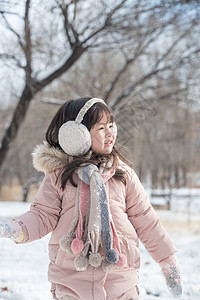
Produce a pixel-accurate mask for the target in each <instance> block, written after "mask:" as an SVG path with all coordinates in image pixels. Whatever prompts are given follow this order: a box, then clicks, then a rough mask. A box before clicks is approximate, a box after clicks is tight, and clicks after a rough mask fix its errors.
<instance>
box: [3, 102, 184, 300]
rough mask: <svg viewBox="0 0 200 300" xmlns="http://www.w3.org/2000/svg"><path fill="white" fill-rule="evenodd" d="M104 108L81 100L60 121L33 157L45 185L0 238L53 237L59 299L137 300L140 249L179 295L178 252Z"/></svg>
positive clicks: (6, 223) (52, 277) (60, 114)
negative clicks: (120, 149) (118, 146)
mask: <svg viewBox="0 0 200 300" xmlns="http://www.w3.org/2000/svg"><path fill="white" fill-rule="evenodd" d="M116 134H117V132H116V125H115V123H114V120H113V114H112V112H111V110H110V109H109V107H108V106H107V105H106V104H105V102H104V101H103V100H101V99H97V98H92V99H91V98H82V99H77V100H71V101H68V102H66V103H65V104H64V105H63V106H62V107H61V108H60V109H59V110H58V112H57V113H56V115H55V117H54V118H53V120H52V122H51V124H50V126H49V128H48V130H47V133H46V141H45V142H44V143H43V144H42V145H40V146H38V147H37V148H36V149H35V151H34V153H33V164H34V167H35V168H36V169H37V170H40V171H44V172H45V177H44V180H43V182H42V183H41V186H40V188H39V191H38V193H37V195H36V197H35V199H34V202H33V203H32V205H31V208H30V211H29V212H27V213H25V214H24V215H22V216H21V217H19V218H18V219H17V220H9V219H3V218H1V219H0V236H2V237H9V238H11V239H13V240H14V241H15V242H16V243H27V242H31V241H33V240H36V239H40V238H42V237H43V236H45V235H46V234H48V233H49V232H52V235H51V239H50V242H49V257H50V264H49V272H48V277H49V281H50V282H51V284H52V289H51V292H52V295H53V298H54V299H59V300H69V299H71V300H72V299H73V300H75V299H83V300H104V299H107V300H111V299H112V300H118V299H121V300H130V299H132V300H136V299H139V289H138V287H137V284H138V269H139V265H140V257H139V241H138V239H140V240H141V241H142V243H143V244H144V245H145V247H146V249H147V250H148V252H149V253H150V255H151V256H152V258H153V259H154V260H155V261H156V262H158V263H159V264H160V266H161V269H162V271H163V274H164V276H165V278H166V282H167V285H168V287H169V289H170V291H171V292H172V294H173V295H174V296H175V297H176V296H179V295H181V293H182V289H181V282H180V274H179V271H178V268H177V263H176V259H175V255H174V253H175V252H176V249H175V247H174V245H173V243H172V241H171V239H170V237H169V236H168V234H167V232H166V231H165V229H164V228H163V227H162V225H161V224H160V221H159V218H158V216H157V215H156V213H155V212H154V210H153V208H152V206H151V205H150V203H149V200H148V197H147V194H146V192H145V191H144V189H143V187H142V185H141V183H140V181H139V179H138V177H137V175H136V174H135V172H134V171H133V169H132V168H131V166H130V165H129V163H128V162H127V161H126V159H125V158H123V156H122V155H121V154H120V153H119V152H118V151H117V149H116V148H115V139H116Z"/></svg>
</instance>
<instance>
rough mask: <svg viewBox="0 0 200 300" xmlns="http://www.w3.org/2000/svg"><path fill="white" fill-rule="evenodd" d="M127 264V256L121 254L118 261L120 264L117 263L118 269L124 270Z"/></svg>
mask: <svg viewBox="0 0 200 300" xmlns="http://www.w3.org/2000/svg"><path fill="white" fill-rule="evenodd" d="M126 264H127V259H126V255H124V254H120V255H119V260H118V262H117V267H119V268H123V267H125V266H126Z"/></svg>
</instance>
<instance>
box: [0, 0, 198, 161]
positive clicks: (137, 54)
mask: <svg viewBox="0 0 200 300" xmlns="http://www.w3.org/2000/svg"><path fill="white" fill-rule="evenodd" d="M16 5H17V9H16V12H15V13H16V17H17V18H18V19H19V20H20V22H21V23H20V24H21V25H22V24H23V30H21V27H20V28H18V27H15V26H14V25H13V24H12V22H11V21H10V18H9V17H8V15H9V14H10V13H11V12H13V7H14V6H13V7H12V10H11V9H10V7H9V6H7V9H4V10H2V11H1V12H0V13H1V21H2V23H3V24H4V26H5V27H6V30H7V32H9V34H11V35H12V37H13V38H14V39H15V46H16V48H15V49H13V48H12V50H11V51H7V52H6V51H5V52H3V51H2V52H1V53H0V59H2V60H3V61H5V60H6V61H8V60H9V61H10V62H11V63H15V66H16V67H17V68H18V69H20V70H22V71H23V74H24V75H23V77H22V78H23V82H24V84H23V87H22V88H21V94H19V97H18V98H19V100H18V103H17V106H16V108H15V111H14V114H13V117H12V120H11V122H10V124H9V126H8V127H7V128H6V130H5V132H4V135H3V138H2V142H1V148H0V166H1V165H2V163H3V161H4V159H5V157H6V154H7V152H8V150H9V147H10V144H11V143H12V141H13V140H14V138H15V137H16V135H17V132H18V129H19V127H20V125H21V123H22V122H23V120H24V118H25V115H26V112H27V110H28V107H29V105H30V102H31V100H32V99H33V97H34V96H35V95H36V94H37V93H38V92H40V91H42V90H43V89H44V88H45V87H47V86H49V85H50V84H51V83H52V82H54V81H55V80H56V79H57V78H59V77H60V76H61V75H63V74H64V73H66V72H68V71H69V70H70V71H71V68H72V66H74V65H75V63H77V62H79V61H80V59H81V62H83V57H84V56H83V54H84V53H85V54H86V53H88V54H90V53H93V52H95V53H100V52H104V53H115V54H116V53H119V52H120V55H121V56H120V57H121V58H120V59H121V62H120V64H119V65H120V67H119V68H118V69H116V72H115V73H114V74H113V75H112V76H111V77H110V78H109V79H108V80H107V86H105V89H104V91H105V92H104V93H103V94H102V95H101V96H102V97H103V98H105V99H106V100H107V103H108V104H109V105H110V106H111V107H112V108H113V109H115V110H116V113H117V112H119V111H120V112H122V111H123V109H126V104H127V102H128V103H129V107H133V105H134V104H135V102H137V103H138V100H137V99H138V95H139V94H140V93H141V92H143V93H144V94H145V93H148V91H149V89H150V87H153V80H154V78H155V77H156V76H158V74H159V75H160V74H166V72H168V71H170V70H174V68H180V67H181V66H182V65H183V64H184V63H185V61H189V60H190V59H191V56H198V55H199V47H198V46H199V45H198V43H197V45H195V47H194V46H190V47H189V49H188V48H187V51H186V44H187V41H188V38H189V37H190V38H191V34H193V35H194V32H195V30H196V28H199V25H198V22H197V20H198V17H199V9H198V5H197V4H196V2H195V1H192V2H191V3H189V4H188V3H187V1H186V3H185V2H183V1H162V2H161V3H159V4H158V3H154V4H152V3H151V1H150V2H147V1H138V0H135V1H128V0H118V1H114V0H113V1H109V3H108V2H107V1H104V0H102V1H99V2H95V3H94V2H93V1H92V0H88V1H81V0H77V1H73V0H71V1H65V0H60V1H59V0H52V1H49V2H48V5H47V3H45V4H43V3H41V2H40V1H34V2H31V0H26V1H24V2H23V5H22V4H21V5H19V4H16ZM38 5H39V6H40V9H39V8H38ZM5 7H6V6H5ZM188 7H189V8H191V9H192V10H193V13H192V14H190V15H189V14H187V10H188ZM184 20H186V21H184ZM22 21H23V23H22ZM36 21H37V22H36ZM183 25H184V26H183ZM172 28H173V30H174V31H173V33H172ZM175 28H176V29H177V28H178V29H179V30H176V33H175ZM196 31H197V30H196ZM170 33H171V34H170ZM166 35H168V38H167V41H166ZM164 38H165V39H164ZM163 43H164V45H165V46H164V47H160V45H161V44H163ZM181 46H183V47H184V49H185V51H182V50H181V48H180V47H181ZM158 47H160V51H159V55H158V56H157V57H154V56H153V55H152V53H154V51H155V49H158ZM5 49H6V48H5ZM172 53H173V54H174V53H175V57H173V58H172ZM55 66H56V67H55ZM70 74H71V73H70ZM127 74H129V75H130V76H127ZM163 76H164V75H163ZM122 81H123V83H124V87H123V88H122V86H121V82H122ZM148 84H149V86H148ZM144 85H145V88H146V89H145V91H144V90H143V87H144ZM181 89H182V88H181ZM178 92H179V90H173V91H172V92H171V94H173V93H178ZM169 96H170V95H169V94H168V95H167V94H165V95H163V94H162V95H161V96H160V99H163V98H167V97H169ZM150 98H151V97H150ZM157 100H159V99H157ZM137 103H136V104H137ZM139 105H140V107H142V106H144V102H143V100H142V99H141V101H140V103H139ZM127 122H128V123H129V125H128V127H129V128H131V122H129V121H127Z"/></svg>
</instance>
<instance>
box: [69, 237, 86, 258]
mask: <svg viewBox="0 0 200 300" xmlns="http://www.w3.org/2000/svg"><path fill="white" fill-rule="evenodd" d="M83 247H84V244H83V241H82V240H79V239H78V238H75V239H73V241H72V243H71V249H72V252H73V253H74V254H78V253H81V252H82V250H83Z"/></svg>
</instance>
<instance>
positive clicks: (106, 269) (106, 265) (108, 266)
mask: <svg viewBox="0 0 200 300" xmlns="http://www.w3.org/2000/svg"><path fill="white" fill-rule="evenodd" d="M101 266H102V270H103V271H104V272H106V273H107V272H110V271H112V270H113V269H114V267H115V266H116V265H115V264H111V263H109V262H107V261H106V260H105V259H104V260H103V262H102V265H101Z"/></svg>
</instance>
